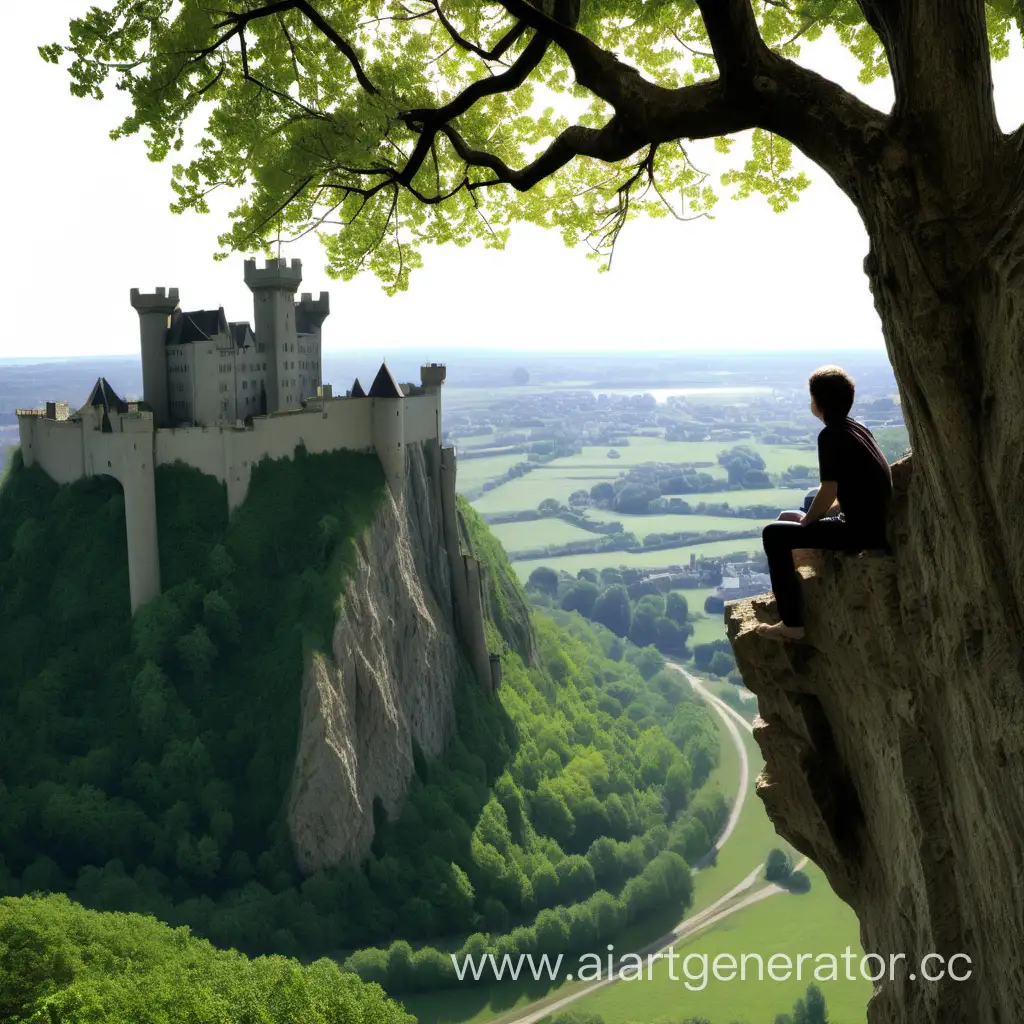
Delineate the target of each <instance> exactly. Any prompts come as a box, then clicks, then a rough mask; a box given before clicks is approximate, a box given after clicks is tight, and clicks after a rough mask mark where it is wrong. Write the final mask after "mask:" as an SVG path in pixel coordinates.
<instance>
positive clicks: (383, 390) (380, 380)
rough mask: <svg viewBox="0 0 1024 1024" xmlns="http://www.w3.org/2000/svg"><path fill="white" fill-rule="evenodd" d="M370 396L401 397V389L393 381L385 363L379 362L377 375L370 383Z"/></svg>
mask: <svg viewBox="0 0 1024 1024" xmlns="http://www.w3.org/2000/svg"><path fill="white" fill-rule="evenodd" d="M369 396H370V398H401V397H402V389H401V388H400V387H399V386H398V385H397V384H396V383H395V378H394V377H392V376H391V371H390V370H389V369H388V364H387V363H381V364H380V369H379V370H378V371H377V376H376V377H374V378H373V383H372V384H371V385H370V391H369Z"/></svg>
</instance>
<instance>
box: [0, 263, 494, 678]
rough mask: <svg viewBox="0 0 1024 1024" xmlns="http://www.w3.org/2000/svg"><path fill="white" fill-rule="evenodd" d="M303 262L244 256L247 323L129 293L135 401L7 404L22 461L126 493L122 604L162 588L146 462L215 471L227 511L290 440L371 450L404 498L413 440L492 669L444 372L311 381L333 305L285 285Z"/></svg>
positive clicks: (297, 278)
mask: <svg viewBox="0 0 1024 1024" xmlns="http://www.w3.org/2000/svg"><path fill="white" fill-rule="evenodd" d="M301 281H302V266H301V262H300V261H299V260H292V261H291V263H289V262H288V261H287V260H282V259H271V260H267V261H266V264H265V266H264V267H263V268H262V269H260V268H258V267H257V266H256V261H255V260H247V261H246V263H245V282H246V284H247V285H248V286H249V288H250V289H251V290H252V293H253V304H254V314H255V315H254V323H255V326H254V327H253V326H252V325H250V324H248V323H229V322H228V321H227V319H226V317H225V316H224V310H223V309H219V310H216V311H209V310H199V311H196V312H183V311H182V310H181V307H180V305H179V301H178V289H176V288H171V289H169V290H167V289H163V288H158V289H157V290H156V291H155V292H153V293H150V294H142V293H140V292H139V290H138V289H133V290H132V292H131V303H132V306H133V307H134V308H135V309H136V310H137V311H138V314H139V325H140V331H141V347H142V380H143V397H142V400H140V401H125V400H123V399H122V398H120V397H119V396H118V395H117V394H116V393H115V392H114V390H113V389H112V388H111V386H110V385H109V384H108V383H107V381H106V380H105V379H104V378H102V377H101V378H100V379H99V380H97V381H96V384H95V386H94V387H93V389H92V392H91V393H90V395H89V397H88V399H87V400H86V402H85V404H84V405H83V406H82V407H81V408H80V409H78V410H77V411H72V410H71V409H70V408H69V406H68V404H67V403H66V402H47V403H46V407H45V408H44V409H19V410H17V416H18V427H19V433H20V437H21V452H22V458H23V461H24V464H25V465H26V466H32V465H38V466H40V467H41V468H42V469H43V470H45V471H46V473H47V474H48V475H49V476H50V477H52V479H53V480H55V481H56V482H57V483H59V484H66V483H72V482H74V481H75V480H79V479H81V478H82V477H88V476H94V475H97V474H105V475H107V476H112V477H114V478H115V479H117V480H118V481H120V483H121V485H122V487H123V488H124V500H125V520H126V531H127V544H128V575H129V588H130V592H131V593H130V598H131V609H132V612H134V611H135V610H136V609H137V608H138V607H139V606H140V605H142V604H145V603H146V602H147V601H149V600H151V599H152V598H154V597H156V596H157V595H158V594H159V593H160V554H159V544H158V538H157V520H156V490H155V483H154V468H155V467H156V466H159V465H164V464H167V463H173V462H178V461H180V462H183V463H185V464H187V465H189V466H193V467H195V468H196V469H199V470H201V471H202V472H204V473H208V474H210V475H211V476H214V477H216V478H217V479H218V480H220V481H221V482H222V483H223V484H225V486H226V490H227V501H228V507H229V509H234V508H236V507H237V506H238V505H240V504H241V503H242V502H243V501H244V500H245V496H246V493H247V491H248V487H249V479H250V475H251V472H252V467H253V466H254V465H256V464H257V463H258V462H259V461H260V460H261V459H263V458H265V457H270V458H283V457H290V456H291V455H293V454H294V452H295V449H296V448H297V447H299V446H300V445H302V446H304V447H305V448H306V449H307V450H308V451H310V452H326V451H336V450H339V449H348V450H353V451H362V452H376V454H377V456H378V458H379V459H380V462H381V466H382V467H383V469H384V474H385V477H386V479H387V482H388V486H389V488H390V490H391V492H392V494H394V495H395V497H396V498H397V497H400V496H401V494H402V491H403V488H404V482H405V467H406V449H407V447H408V446H409V445H411V444H423V446H424V448H425V449H426V451H427V456H428V465H429V466H430V467H431V475H432V476H433V477H434V481H433V483H434V491H435V496H436V499H437V503H438V505H439V511H440V519H441V522H442V524H443V532H444V543H445V547H446V548H447V552H448V560H449V566H450V570H451V583H452V595H453V604H454V606H455V607H454V612H455V621H456V624H457V626H458V628H459V632H460V633H461V634H462V636H463V639H464V641H465V642H466V645H467V648H468V650H469V653H470V656H471V659H472V660H473V662H474V667H475V668H476V670H477V672H478V674H479V675H480V676H481V677H482V679H490V678H491V677H492V675H493V673H494V671H495V667H494V666H493V664H488V654H487V647H486V642H485V640H484V637H483V621H482V612H481V607H480V596H479V595H480V581H479V565H478V564H477V562H476V559H474V558H473V557H472V556H470V555H464V554H462V552H461V543H460V533H459V528H458V518H457V512H456V509H455V452H454V449H451V448H441V385H442V384H443V383H444V379H445V367H444V366H443V365H440V364H437V363H430V364H428V365H426V366H424V367H422V368H421V370H420V383H419V384H404V385H399V384H398V383H397V382H396V381H395V379H394V377H393V376H392V375H391V372H390V371H389V370H388V368H387V366H386V365H384V364H382V365H381V367H380V369H379V371H378V372H377V374H376V377H375V378H374V380H373V383H372V384H371V386H370V388H369V389H368V390H365V391H364V389H363V388H362V386H361V385H360V383H359V381H358V379H357V380H356V381H355V382H354V384H353V385H352V387H351V388H350V389H349V390H348V392H347V393H346V394H345V396H344V397H341V396H335V395H334V394H333V391H332V388H331V386H330V385H327V384H323V383H322V380H321V339H320V331H321V326H322V324H323V322H324V320H325V319H326V318H327V315H328V313H329V311H330V304H329V296H328V295H327V293H326V292H322V293H321V294H320V297H319V299H313V297H312V296H311V295H309V294H303V295H302V296H301V298H300V300H299V301H298V302H296V301H295V293H296V292H297V291H298V288H299V285H300V284H301Z"/></svg>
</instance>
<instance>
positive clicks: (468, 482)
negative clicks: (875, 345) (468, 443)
mask: <svg viewBox="0 0 1024 1024" xmlns="http://www.w3.org/2000/svg"><path fill="white" fill-rule="evenodd" d="M525 461H526V456H525V455H523V454H521V453H513V454H512V455H489V456H488V457H487V458H485V459H459V461H458V469H457V470H456V475H457V477H458V485H457V486H458V490H460V491H462V492H465V491H468V490H470V489H471V488H475V487H479V486H480V485H481V484H484V483H486V482H487V481H488V480H494V479H496V478H497V477H499V476H502V475H503V474H504V473H505V472H507V471H508V470H510V469H511V468H512V467H513V466H514V465H515V464H516V463H517V462H525Z"/></svg>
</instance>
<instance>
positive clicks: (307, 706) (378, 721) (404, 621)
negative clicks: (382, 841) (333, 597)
mask: <svg viewBox="0 0 1024 1024" xmlns="http://www.w3.org/2000/svg"><path fill="white" fill-rule="evenodd" d="M433 454H436V453H431V452H428V451H425V450H424V448H423V447H422V446H419V445H412V446H410V447H409V450H408V453H407V456H406V466H407V472H406V483H405V489H404V493H403V494H402V495H401V497H400V498H399V500H397V501H396V500H395V498H394V497H393V496H392V495H390V494H386V495H385V498H384V501H383V504H382V506H381V509H380V512H379V514H378V517H377V520H376V522H375V523H374V525H373V527H372V529H370V530H368V531H367V533H366V534H365V535H364V536H363V537H362V538H361V539H360V540H359V541H358V544H357V548H358V559H357V566H356V569H355V571H354V573H353V574H352V576H351V577H350V579H349V581H348V584H347V587H346V590H345V595H344V598H343V607H342V611H341V614H340V616H339V618H338V621H337V623H336V625H335V629H334V636H333V642H332V650H331V651H330V652H326V653H325V654H321V655H317V656H316V657H314V658H313V659H312V661H311V663H310V664H309V665H308V666H307V669H306V674H305V680H304V684H303V692H302V698H301V699H302V713H301V725H300V735H299V743H298V754H297V758H296V763H295V769H294V774H293V778H292V785H291V792H290V794H289V801H288V812H287V820H288V825H289V829H290V832H291V836H292V842H293V845H294V848H295V853H296V856H297V859H298V862H299V865H300V867H301V868H302V869H303V870H305V871H307V872H313V871H316V870H318V869H319V868H322V867H325V866H328V865H333V864H337V863H339V862H341V861H346V860H351V859H354V858H358V857H361V856H363V855H364V854H365V853H366V852H367V851H368V849H369V846H370V843H371V841H372V839H373V802H374V799H375V798H377V797H379V798H380V800H381V801H382V802H383V804H384V807H385V808H386V809H387V811H388V813H389V815H393V814H395V813H397V811H398V810H399V809H400V807H401V804H402V801H403V798H404V796H405V793H406V790H407V788H408V783H409V779H410V777H411V775H412V773H413V744H414V743H417V744H419V746H420V747H421V748H422V750H423V752H424V753H425V754H426V755H427V756H437V755H439V754H440V753H441V752H442V750H443V748H444V745H445V742H446V740H447V739H448V737H449V735H450V733H451V730H452V727H453V724H454V707H453V689H454V685H455V680H456V677H457V675H458V672H459V671H460V658H461V654H460V650H459V646H458V642H457V640H456V631H455V627H454V624H453V620H452V610H451V592H450V584H449V572H448V560H447V555H446V550H445V546H444V534H443V528H442V523H441V521H440V519H441V508H440V502H439V500H438V498H437V493H438V492H437V487H436V475H434V473H433V472H432V471H433V470H435V469H436V467H429V470H430V471H428V461H429V460H430V458H431V457H432V455H433Z"/></svg>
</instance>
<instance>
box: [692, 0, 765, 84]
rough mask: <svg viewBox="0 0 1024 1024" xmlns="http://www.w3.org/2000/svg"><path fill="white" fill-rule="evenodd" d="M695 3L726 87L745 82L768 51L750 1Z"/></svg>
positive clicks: (725, 0) (748, 80)
mask: <svg viewBox="0 0 1024 1024" xmlns="http://www.w3.org/2000/svg"><path fill="white" fill-rule="evenodd" d="M697 6H698V7H699V8H700V13H701V17H702V18H703V19H704V27H705V28H706V29H707V33H708V39H710V40H711V50H712V52H713V53H714V55H715V60H716V61H717V62H718V73H719V75H721V78H722V81H723V82H724V83H725V85H726V88H728V89H730V90H731V89H732V87H733V84H734V83H736V84H738V85H741V86H743V85H749V84H750V82H751V80H752V79H753V77H754V75H755V74H756V73H757V68H758V66H759V65H760V64H761V63H762V61H763V59H764V55H765V54H766V53H767V52H768V47H767V46H766V45H765V42H764V40H763V39H762V38H761V32H760V30H759V29H758V27H757V19H756V18H755V17H754V9H753V8H752V7H751V6H750V0H697Z"/></svg>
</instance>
